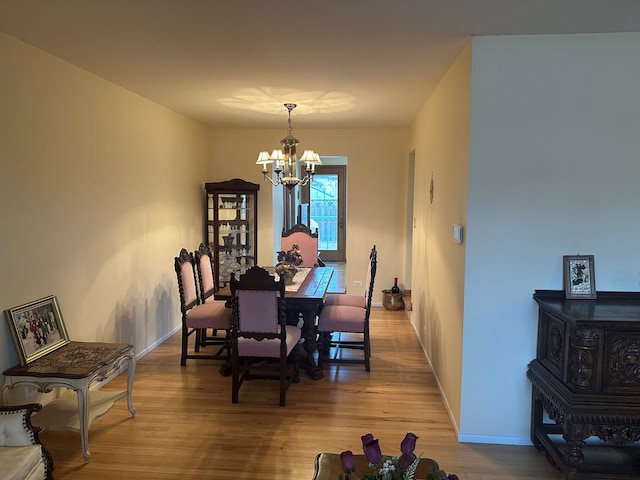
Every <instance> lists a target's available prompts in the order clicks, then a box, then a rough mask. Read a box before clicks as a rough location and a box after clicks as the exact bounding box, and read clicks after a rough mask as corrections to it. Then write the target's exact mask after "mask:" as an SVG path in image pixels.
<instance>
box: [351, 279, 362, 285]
mask: <svg viewBox="0 0 640 480" xmlns="http://www.w3.org/2000/svg"><path fill="white" fill-rule="evenodd" d="M353 286H354V287H361V286H362V280H354V281H353Z"/></svg>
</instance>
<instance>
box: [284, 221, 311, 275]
mask: <svg viewBox="0 0 640 480" xmlns="http://www.w3.org/2000/svg"><path fill="white" fill-rule="evenodd" d="M294 243H296V244H298V248H299V249H300V255H302V265H300V266H301V267H314V266H316V265H317V264H318V229H317V228H316V231H315V232H312V231H311V229H310V228H309V227H307V226H306V225H304V224H300V223H298V224H296V225H294V226H293V227H292V228H291V229H289V231H285V230H283V231H282V241H281V245H280V248H281V250H284V251H287V250H291V246H292V245H293V244H294Z"/></svg>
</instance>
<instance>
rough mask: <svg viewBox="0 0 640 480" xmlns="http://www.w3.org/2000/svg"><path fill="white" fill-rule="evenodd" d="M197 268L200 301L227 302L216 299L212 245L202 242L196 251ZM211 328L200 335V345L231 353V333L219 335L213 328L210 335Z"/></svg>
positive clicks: (216, 289) (222, 303)
mask: <svg viewBox="0 0 640 480" xmlns="http://www.w3.org/2000/svg"><path fill="white" fill-rule="evenodd" d="M194 257H195V262H196V270H197V272H198V287H199V289H198V291H199V293H200V303H216V302H217V303H220V304H221V305H224V304H225V301H224V300H215V298H214V295H215V293H216V292H217V291H218V288H217V285H216V283H215V279H214V275H213V272H214V265H213V251H212V250H211V247H209V246H208V245H205V244H204V243H200V245H199V246H198V249H197V250H196V251H195V253H194ZM208 332H209V329H207V328H205V329H203V331H202V332H201V335H200V346H206V345H214V346H220V350H219V351H218V353H219V354H220V353H222V350H226V352H227V355H229V348H228V347H229V342H230V338H229V335H227V334H226V333H225V335H218V330H216V329H213V331H212V333H213V335H209V333H208Z"/></svg>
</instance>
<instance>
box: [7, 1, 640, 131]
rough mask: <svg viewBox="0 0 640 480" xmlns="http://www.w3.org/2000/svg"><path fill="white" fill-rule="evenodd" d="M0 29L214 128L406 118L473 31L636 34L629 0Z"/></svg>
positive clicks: (202, 16) (305, 5) (96, 5)
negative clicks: (289, 111)
mask: <svg viewBox="0 0 640 480" xmlns="http://www.w3.org/2000/svg"><path fill="white" fill-rule="evenodd" d="M0 31H2V32H5V33H7V34H9V35H12V36H14V37H17V38H18V39H20V40H22V41H24V42H26V43H28V44H31V45H33V46H35V47H37V48H40V49H42V50H45V51H47V52H49V53H51V54H53V55H55V56H57V57H60V58H62V59H64V60H66V61H68V62H70V63H72V64H74V65H77V66H79V67H80V68H83V69H85V70H87V71H89V72H92V73H94V74H96V75H99V76H100V77H103V78H105V79H107V80H109V81H111V82H113V83H115V84H118V85H121V86H122V87H124V88H126V89H128V90H131V91H133V92H136V93H138V94H139V95H141V96H143V97H146V98H149V99H151V100H153V101H154V102H157V103H159V104H162V105H165V106H167V107H168V108H170V109H172V110H175V111H177V112H181V113H183V114H184V115H187V116H189V117H191V118H194V119H196V120H198V121H201V122H203V123H206V124H208V125H210V126H213V127H252V128H265V127H273V128H285V127H286V109H285V108H284V107H283V106H282V104H283V103H285V102H293V103H297V104H298V105H299V106H298V108H297V109H295V110H294V112H293V125H294V127H296V126H297V127H303V128H314V127H339V128H342V127H377V126H406V125H409V124H410V122H411V121H412V119H413V117H414V116H415V114H416V113H417V111H418V109H419V108H420V107H421V106H422V105H423V104H424V102H425V101H426V100H427V98H428V97H429V94H430V93H431V92H432V90H433V89H434V87H435V86H436V85H437V83H438V81H439V80H440V79H441V78H442V76H443V74H444V73H445V72H446V70H447V68H448V67H449V66H450V65H451V63H452V62H453V60H454V59H455V57H456V56H457V54H458V53H459V52H460V50H461V49H462V48H463V46H464V45H465V43H466V42H467V41H468V40H469V38H470V36H472V35H511V34H540V33H547V34H548V33H595V32H632V31H633V32H638V31H640V0H297V1H294V0H0ZM0 72H1V64H0Z"/></svg>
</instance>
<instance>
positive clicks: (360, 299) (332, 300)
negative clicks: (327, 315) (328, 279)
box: [323, 245, 377, 308]
mask: <svg viewBox="0 0 640 480" xmlns="http://www.w3.org/2000/svg"><path fill="white" fill-rule="evenodd" d="M376 254H377V253H376V246H375V245H374V246H373V248H372V249H371V253H369V262H368V263H367V273H366V276H365V283H364V294H363V295H357V294H344V293H334V294H331V295H327V296H326V297H325V299H324V302H323V303H324V305H325V306H329V305H351V306H352V307H360V308H366V307H367V296H368V295H369V290H370V289H373V282H374V280H375V278H374V277H375V270H372V269H371V266H372V262H371V259H372V258H373V257H374V255H376Z"/></svg>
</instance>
